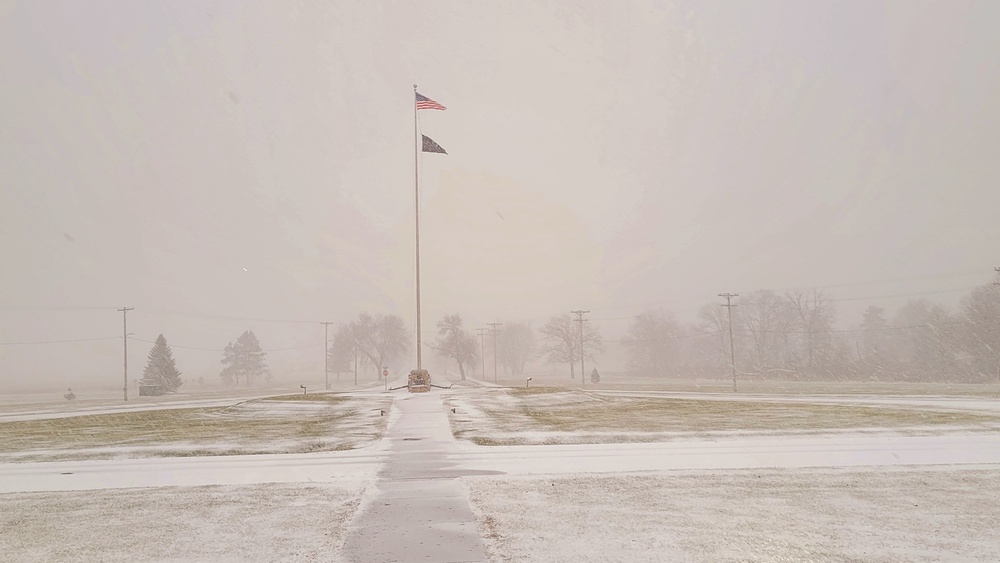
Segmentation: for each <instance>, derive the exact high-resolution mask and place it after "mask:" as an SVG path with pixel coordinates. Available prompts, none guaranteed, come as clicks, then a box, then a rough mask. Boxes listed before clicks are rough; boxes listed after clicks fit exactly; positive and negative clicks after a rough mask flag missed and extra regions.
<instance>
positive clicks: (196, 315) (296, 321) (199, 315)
mask: <svg viewBox="0 0 1000 563" xmlns="http://www.w3.org/2000/svg"><path fill="white" fill-rule="evenodd" d="M142 310H143V311H152V312H154V313H162V314H165V315H177V316H180V317H193V318H203V319H222V320H229V321H249V322H260V323H287V324H315V323H317V322H321V321H311V320H301V319H265V318H255V317H237V316H233V315H213V314H210V313H190V312H185V311H171V310H168V309H154V308H148V309H147V308H144V309H142Z"/></svg>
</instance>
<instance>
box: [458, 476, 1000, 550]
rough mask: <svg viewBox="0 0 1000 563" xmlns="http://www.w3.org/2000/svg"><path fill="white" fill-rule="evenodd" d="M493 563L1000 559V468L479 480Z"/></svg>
mask: <svg viewBox="0 0 1000 563" xmlns="http://www.w3.org/2000/svg"><path fill="white" fill-rule="evenodd" d="M467 484H468V488H469V497H470V500H471V502H472V506H473V509H474V511H475V513H476V516H477V520H478V522H479V529H480V533H481V534H482V536H483V538H484V540H485V542H486V548H487V553H488V554H489V556H490V560H491V561H497V562H500V561H518V562H522V561H524V562H528V561H539V562H541V561H594V562H598V561H600V562H604V561H628V562H630V563H631V562H639V561H649V562H653V561H690V562H702V561H704V562H706V563H707V562H712V563H715V562H734V563H735V562H746V561H816V562H819V561H852V562H862V561H865V562H869V561H871V562H884V563H892V562H901V561H927V562H930V561H998V560H1000V540H998V539H997V537H998V536H997V534H996V526H997V522H1000V494H998V493H997V490H998V487H1000V471H998V470H997V469H996V468H987V469H973V468H969V469H952V468H949V469H947V470H944V469H935V468H915V467H914V468H900V469H894V470H883V469H873V470H854V469H851V470H835V469H811V470H801V469H800V470H780V469H757V470H743V471H718V472H714V471H700V472H693V473H685V472H677V473H655V474H653V473H643V474H632V475H600V476H598V475H565V476H546V477H520V478H518V477H503V476H500V477H481V478H469V479H467Z"/></svg>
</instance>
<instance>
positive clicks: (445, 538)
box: [344, 393, 492, 562]
mask: <svg viewBox="0 0 1000 563" xmlns="http://www.w3.org/2000/svg"><path fill="white" fill-rule="evenodd" d="M394 406H395V408H394V409H393V411H392V415H391V418H390V420H389V427H388V429H387V431H386V435H385V437H384V438H383V441H382V445H383V447H384V449H385V452H386V453H387V457H386V458H385V464H384V465H383V466H382V469H381V471H379V473H378V480H377V481H376V482H375V483H374V484H373V485H372V486H371V487H370V488H369V489H368V490H367V491H366V492H365V498H364V500H363V502H362V506H361V507H360V509H359V510H358V513H357V514H356V515H355V517H354V519H353V520H352V522H351V526H350V529H349V530H348V535H347V543H346V546H345V551H344V553H345V557H346V558H347V560H348V561H351V562H369V561H370V562H385V561H439V562H445V561H448V562H461V561H470V562H471V561H486V552H485V548H484V547H483V543H482V540H481V538H480V537H479V532H478V529H477V526H476V519H475V515H474V514H473V512H472V508H471V507H470V506H469V500H468V496H467V493H466V490H465V486H464V485H463V484H462V481H461V480H460V479H459V477H461V476H466V475H472V474H477V473H479V474H482V473H492V472H490V471H474V470H472V471H470V470H467V469H465V468H463V467H462V466H461V465H459V464H456V463H455V462H454V461H453V460H452V459H451V455H450V454H451V453H452V452H454V451H455V450H457V449H458V445H457V444H456V443H455V439H454V437H453V436H452V434H451V428H450V427H449V425H448V418H447V416H446V415H445V411H444V405H443V404H442V402H441V395H440V394H439V393H429V394H414V395H406V396H402V397H400V398H398V399H397V400H396V401H395V404H394Z"/></svg>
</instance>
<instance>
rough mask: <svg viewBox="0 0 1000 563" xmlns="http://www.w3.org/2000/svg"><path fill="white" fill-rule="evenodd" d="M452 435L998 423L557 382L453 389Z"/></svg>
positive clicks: (646, 437)
mask: <svg viewBox="0 0 1000 563" xmlns="http://www.w3.org/2000/svg"><path fill="white" fill-rule="evenodd" d="M448 402H449V405H450V406H451V407H452V408H454V409H455V412H454V413H452V414H451V415H450V416H451V423H452V429H453V432H454V434H455V436H456V437H458V438H462V439H466V440H470V441H472V442H474V443H476V444H479V445H513V444H558V443H605V442H628V441H634V442H642V441H659V440H665V439H670V438H671V437H676V436H690V435H701V434H708V433H718V432H744V433H745V432H750V433H765V432H809V431H812V432H817V431H828V430H852V429H892V430H922V431H928V430H933V429H938V430H941V429H946V428H962V429H963V430H970V429H976V430H985V431H989V430H997V429H1000V416H995V415H991V414H988V413H969V412H953V411H943V410H930V409H923V408H903V407H887V406H860V405H850V404H844V405H838V404H812V403H809V402H806V401H804V400H803V402H791V401H783V402H768V401H754V400H724V399H718V398H713V399H703V400H699V399H696V398H691V399H687V398H668V397H662V398H655V397H654V398H639V397H616V396H609V395H599V394H593V393H588V392H585V391H579V390H566V389H560V388H551V387H547V388H540V387H539V388H529V389H524V388H520V389H505V390H497V391H492V392H490V393H488V394H482V393H479V394H474V393H462V394H454V395H451V396H450V397H449V399H448Z"/></svg>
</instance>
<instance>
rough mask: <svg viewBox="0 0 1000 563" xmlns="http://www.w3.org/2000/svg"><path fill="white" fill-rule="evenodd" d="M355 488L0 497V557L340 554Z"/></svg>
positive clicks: (299, 557)
mask: <svg viewBox="0 0 1000 563" xmlns="http://www.w3.org/2000/svg"><path fill="white" fill-rule="evenodd" d="M361 493H362V487H361V485H354V484H350V483H341V484H338V485H315V484H301V483H295V484H285V483H275V484H259V485H224V486H207V487H159V488H148V489H107V490H98V491H64V492H45V493H11V494H5V495H0V530H2V531H0V553H3V555H0V559H2V560H4V561H19V562H29V561H31V562H34V561H37V562H39V563H41V562H55V561H108V562H111V561H214V562H223V561H339V560H341V558H340V555H339V554H340V551H341V549H342V548H343V543H344V539H345V537H346V535H347V524H348V522H349V521H350V519H351V516H353V514H354V512H355V510H357V507H358V503H359V502H360V498H361Z"/></svg>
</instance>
